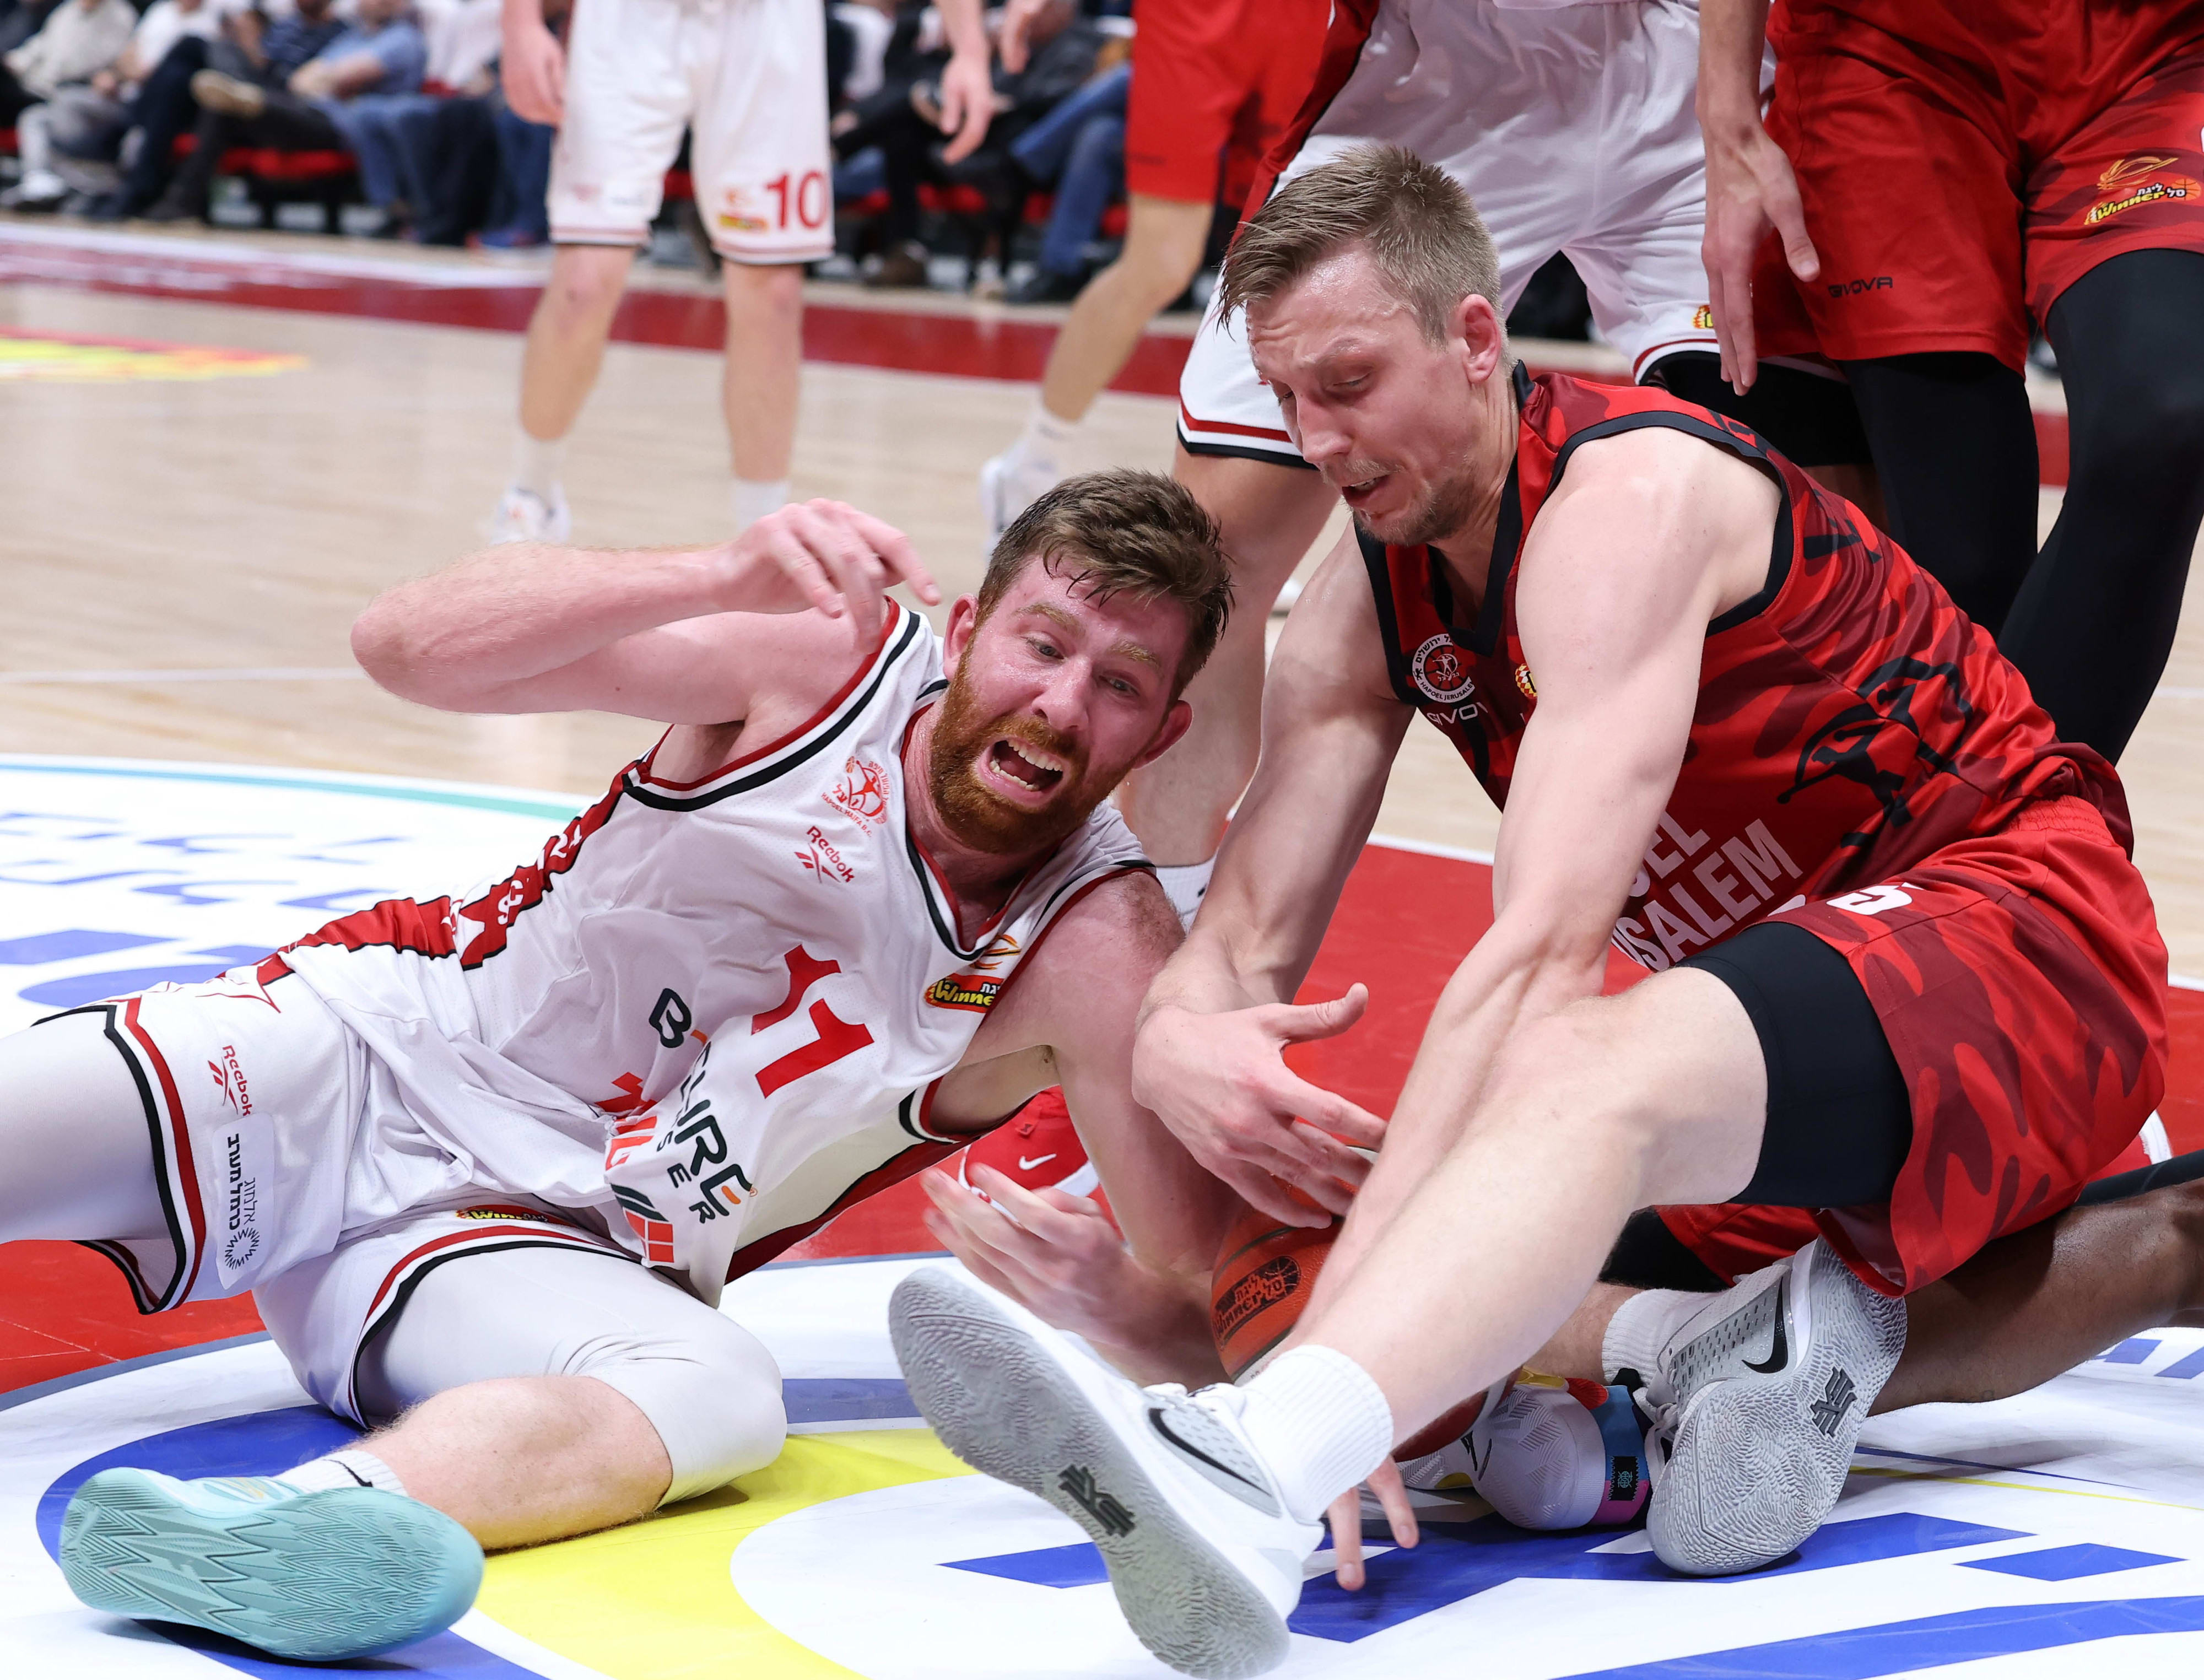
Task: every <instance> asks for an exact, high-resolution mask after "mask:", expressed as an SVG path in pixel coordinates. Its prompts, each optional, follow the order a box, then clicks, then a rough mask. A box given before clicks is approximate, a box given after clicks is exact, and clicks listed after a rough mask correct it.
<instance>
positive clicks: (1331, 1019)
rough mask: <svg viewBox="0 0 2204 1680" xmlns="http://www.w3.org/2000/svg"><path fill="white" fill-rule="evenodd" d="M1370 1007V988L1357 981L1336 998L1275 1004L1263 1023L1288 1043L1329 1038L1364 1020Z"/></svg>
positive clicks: (1265, 1011)
mask: <svg viewBox="0 0 2204 1680" xmlns="http://www.w3.org/2000/svg"><path fill="white" fill-rule="evenodd" d="M1369 1007H1370V988H1369V987H1368V986H1366V985H1363V984H1362V982H1361V981H1360V980H1357V981H1356V982H1355V983H1354V985H1351V986H1349V987H1348V989H1347V990H1346V991H1344V992H1342V993H1341V994H1340V996H1338V997H1330V998H1326V999H1325V1000H1324V1002H1323V1003H1275V1004H1272V1005H1271V1006H1270V1007H1269V1008H1267V1009H1265V1010H1264V1011H1263V1015H1264V1018H1265V1019H1264V1022H1263V1024H1264V1026H1266V1027H1267V1028H1268V1029H1269V1030H1270V1031H1271V1032H1275V1033H1277V1035H1278V1037H1279V1038H1283V1039H1285V1040H1286V1041H1287V1042H1288V1043H1289V1044H1302V1043H1305V1042H1306V1041H1307V1040H1309V1039H1311V1038H1335V1037H1336V1036H1337V1035H1338V1034H1340V1033H1342V1032H1346V1031H1347V1029H1348V1027H1350V1026H1354V1023H1355V1022H1356V1021H1358V1020H1361V1019H1362V1012H1363V1011H1364V1010H1365V1009H1368V1008H1369Z"/></svg>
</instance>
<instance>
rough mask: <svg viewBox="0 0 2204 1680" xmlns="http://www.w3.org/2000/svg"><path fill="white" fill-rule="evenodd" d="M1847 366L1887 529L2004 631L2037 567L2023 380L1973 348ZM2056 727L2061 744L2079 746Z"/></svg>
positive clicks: (1957, 600)
mask: <svg viewBox="0 0 2204 1680" xmlns="http://www.w3.org/2000/svg"><path fill="white" fill-rule="evenodd" d="M1842 366H1843V368H1844V370H1845V376H1846V378H1847V379H1848V380H1850V382H1851V390H1852V399H1853V401H1854V402H1855V403H1857V405H1858V407H1859V415H1860V420H1861V423H1862V424H1863V426H1864V427H1865V429H1866V431H1867V437H1868V443H1869V448H1870V449H1871V451H1872V452H1873V455H1874V460H1875V477H1876V481H1877V482H1878V483H1879V484H1880V485H1881V491H1882V499H1883V507H1884V510H1885V512H1886V513H1887V524H1886V525H1885V529H1887V530H1888V531H1889V532H1890V534H1891V535H1893V537H1895V538H1897V539H1898V542H1899V547H1903V548H1904V549H1905V552H1906V553H1909V554H1911V555H1912V556H1913V558H1914V559H1917V560H1918V561H1919V562H1920V563H1921V564H1922V565H1923V566H1925V567H1927V568H1928V569H1929V571H1930V572H1931V573H1932V574H1933V575H1934V577H1935V579H1936V581H1937V582H1938V583H1941V584H1942V585H1943V586H1944V589H1945V591H1946V593H1947V594H1948V595H1950V596H1951V597H1952V601H1953V602H1954V604H1956V605H1957V606H1958V609H1959V610H1960V611H1961V612H1964V613H1965V614H1966V615H1967V616H1968V617H1969V618H1972V619H1973V620H1974V621H1975V622H1976V624H1980V625H1982V627H1983V628H1984V629H1985V630H1989V631H1991V632H1992V633H1993V634H1996V633H1998V632H2000V631H2001V630H2003V628H2004V626H2005V622H2006V615H2007V614H2008V613H2009V612H2011V610H2012V604H2013V600H2014V599H2015V597H2017V595H2019V593H2020V589H2021V584H2022V583H2023V580H2024V579H2025V578H2026V577H2027V576H2028V573H2029V568H2030V567H2031V566H2032V565H2035V510H2036V484H2037V481H2038V478H2039V476H2040V471H2039V464H2038V462H2037V459H2036V450H2035V417H2034V416H2033V415H2032V414H2031V413H2030V412H2029V401H2028V384H2027V381H2026V380H2025V379H2024V378H2023V376H2022V375H2021V373H2020V370H2018V369H2017V368H2015V367H2012V366H2010V365H2008V364H2006V363H2005V362H2003V361H2000V359H1999V358H1997V357H1994V356H1991V355H1986V354H1984V353H1982V352H1979V351H1966V350H1952V351H1931V352H1922V353H1919V354H1916V355H1905V356H1886V357H1875V358H1864V359H1856V360H1848V361H1846V362H1845V363H1843V364H1842ZM2000 646H2001V647H2002V646H2003V641H2002V637H2000ZM2006 654H2007V656H2008V657H2010V656H2011V649H2010V648H2007V649H2006ZM2053 717H2054V718H2057V714H2056V713H2053ZM2058 721H2059V725H2060V731H2059V732H2060V734H2061V736H2063V737H2064V738H2065V739H2067V740H2078V739H2081V738H2082V737H2080V736H2075V735H2073V734H2071V732H2070V731H2068V730H2067V728H2066V727H2065V719H2058Z"/></svg>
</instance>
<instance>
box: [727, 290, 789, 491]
mask: <svg viewBox="0 0 2204 1680" xmlns="http://www.w3.org/2000/svg"><path fill="white" fill-rule="evenodd" d="M720 273H721V275H722V276H723V277H724V280H725V284H726V301H727V356H726V369H725V370H724V372H723V374H722V376H721V378H722V386H721V401H722V403H723V405H724V406H725V408H726V416H727V444H728V453H729V456H730V458H731V459H732V464H733V467H734V473H735V482H734V500H733V512H734V517H735V529H737V530H738V531H739V530H742V529H745V528H746V527H748V526H749V524H751V523H752V522H753V521H755V520H757V519H761V518H764V517H765V516H766V515H767V514H768V513H770V512H773V509H775V508H776V507H779V506H780V505H781V504H782V503H783V502H785V501H786V500H788V461H789V455H790V453H791V450H792V448H793V447H794V446H795V441H796V403H797V387H798V384H799V382H800V381H801V378H802V374H803V268H802V267H801V266H800V265H799V264H797V263H726V265H724V266H723V267H722V269H720Z"/></svg>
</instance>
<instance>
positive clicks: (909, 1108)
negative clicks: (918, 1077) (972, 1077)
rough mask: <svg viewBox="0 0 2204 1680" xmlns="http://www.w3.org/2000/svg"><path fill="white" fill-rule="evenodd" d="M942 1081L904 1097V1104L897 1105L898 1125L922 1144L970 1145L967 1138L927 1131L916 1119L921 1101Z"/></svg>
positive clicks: (925, 1086)
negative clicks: (944, 1135) (946, 1136)
mask: <svg viewBox="0 0 2204 1680" xmlns="http://www.w3.org/2000/svg"><path fill="white" fill-rule="evenodd" d="M940 1083H941V1081H940V1080H934V1081H933V1083H932V1084H929V1085H921V1087H920V1088H919V1089H918V1090H916V1091H912V1092H911V1093H910V1095H909V1096H908V1097H904V1099H903V1101H902V1102H900V1103H897V1104H896V1124H897V1125H898V1126H900V1127H903V1129H904V1131H905V1132H907V1133H909V1134H910V1135H911V1136H912V1137H914V1138H915V1139H918V1141H919V1142H921V1143H922V1144H956V1145H960V1146H961V1145H963V1144H965V1143H969V1141H970V1139H965V1138H945V1137H942V1136H940V1135H939V1134H938V1133H933V1132H929V1131H927V1129H926V1128H925V1127H923V1126H921V1125H920V1124H919V1123H918V1121H917V1119H916V1118H915V1116H916V1115H917V1113H918V1109H919V1099H920V1098H921V1097H924V1096H925V1095H926V1093H927V1091H931V1090H933V1086H934V1085H939V1084H940Z"/></svg>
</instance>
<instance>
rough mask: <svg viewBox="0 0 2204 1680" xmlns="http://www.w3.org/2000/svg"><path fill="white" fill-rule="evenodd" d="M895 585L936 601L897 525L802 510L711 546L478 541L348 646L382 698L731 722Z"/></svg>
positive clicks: (851, 650)
mask: <svg viewBox="0 0 2204 1680" xmlns="http://www.w3.org/2000/svg"><path fill="white" fill-rule="evenodd" d="M897 583H908V584H909V585H910V586H911V587H912V589H913V590H914V591H915V593H916V594H917V595H918V596H919V598H920V599H921V600H925V601H927V602H929V603H931V602H933V601H938V600H939V599H940V598H941V594H940V591H939V589H936V588H935V587H934V583H933V578H932V577H930V576H929V575H928V574H927V570H926V568H925V566H924V565H921V563H920V561H919V559H918V555H917V553H916V552H915V550H914V549H913V548H912V547H911V546H910V542H909V539H907V538H906V537H905V536H904V535H903V533H902V532H900V531H898V530H897V529H895V528H894V527H893V526H891V525H888V524H883V523H882V522H881V521H880V520H878V519H875V518H872V517H871V516H870V515H868V514H864V513H861V512H858V511H857V510H856V509H855V508H853V507H849V506H844V505H843V504H842V503H840V502H830V501H813V502H804V503H800V504H797V505H793V506H788V507H784V508H781V509H779V510H778V511H777V512H773V513H771V514H768V515H767V516H766V517H765V518H762V519H761V520H759V521H758V522H757V523H756V524H754V525H752V526H751V527H750V528H749V529H748V530H746V531H744V533H743V534H742V535H741V536H739V537H738V538H736V539H735V541H732V542H726V543H720V544H718V545H716V546H714V547H708V548H669V549H655V550H643V551H620V550H614V549H590V548H560V547H551V546H550V545H548V544H543V543H511V544H507V545H504V546H501V547H495V548H489V549H485V550H483V552H482V553H477V554H473V555H470V556H469V557H468V558H467V559H463V560H461V561H459V563H458V564H457V565H453V566H449V567H447V568H446V569H445V570H444V571H440V572H437V573H435V574H434V575H433V576H430V577H424V578H420V579H418V580H416V581H415V582H413V583H401V584H400V585H399V586H398V587H397V588H396V589H389V590H387V591H385V592H384V593H383V594H382V595H379V596H377V597H376V600H374V601H373V602H371V603H370V605H369V606H368V609H367V611H366V612H363V613H362V614H361V615H360V616H359V618H358V622H357V623H355V624H353V632H352V645H353V654H354V655H355V656H357V658H358V660H359V662H360V665H361V666H362V668H363V669H364V670H365V671H366V672H367V673H368V675H369V676H370V677H373V678H375V680H376V682H377V683H381V684H382V686H383V687H384V688H386V689H389V690H390V691H391V692H392V693H393V694H395V695H400V696H402V697H403V698H405V699H407V700H412V701H419V702H420V703H421V704H423V705H424V706H433V707H437V708H439V709H440V710H442V711H447V712H571V711H601V712H617V713H623V714H625V715H626V716H629V717H637V718H649V719H655V720H657V721H659V722H661V723H674V724H720V723H730V722H735V721H738V720H740V719H744V718H746V717H747V716H749V707H750V701H751V700H752V697H753V696H754V695H755V694H756V693H758V692H760V689H761V684H767V685H778V684H782V683H787V682H790V681H797V682H798V683H816V682H817V681H819V680H821V674H822V671H827V672H836V671H840V670H843V669H846V667H847V665H848V664H849V663H850V660H853V659H854V658H856V657H861V656H862V652H863V651H864V650H868V649H869V648H871V647H872V646H873V644H874V642H876V641H877V640H878V638H879V636H880V624H881V621H882V618H883V615H884V614H885V613H886V591H887V590H888V589H890V588H892V586H893V585H895V584H897ZM835 680H837V681H838V676H837V677H836V678H835ZM829 688H830V689H831V688H832V683H829Z"/></svg>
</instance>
